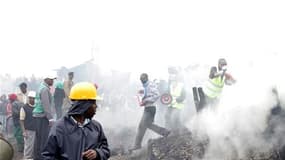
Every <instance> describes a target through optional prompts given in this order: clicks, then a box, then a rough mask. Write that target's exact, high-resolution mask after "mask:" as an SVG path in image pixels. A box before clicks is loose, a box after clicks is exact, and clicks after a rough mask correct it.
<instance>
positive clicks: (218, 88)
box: [204, 76, 225, 98]
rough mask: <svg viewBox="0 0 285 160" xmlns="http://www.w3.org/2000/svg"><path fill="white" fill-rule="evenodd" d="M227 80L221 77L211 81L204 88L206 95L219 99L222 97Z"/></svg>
mask: <svg viewBox="0 0 285 160" xmlns="http://www.w3.org/2000/svg"><path fill="white" fill-rule="evenodd" d="M224 84H225V79H224V78H223V79H221V76H219V77H216V78H213V79H209V80H208V81H207V82H206V86H205V87H204V93H205V94H206V95H207V96H208V97H210V98H217V97H219V96H220V95H221V93H222V90H223V87H224Z"/></svg>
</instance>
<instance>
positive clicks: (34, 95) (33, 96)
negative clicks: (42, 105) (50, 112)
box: [28, 91, 36, 98]
mask: <svg viewBox="0 0 285 160" xmlns="http://www.w3.org/2000/svg"><path fill="white" fill-rule="evenodd" d="M28 97H32V98H35V97H36V92H35V91H29V93H28Z"/></svg>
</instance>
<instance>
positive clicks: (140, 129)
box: [134, 110, 148, 149]
mask: <svg viewBox="0 0 285 160" xmlns="http://www.w3.org/2000/svg"><path fill="white" fill-rule="evenodd" d="M147 119H148V113H147V112H146V110H144V113H143V116H142V118H141V121H140V124H139V127H138V131H137V136H136V139H135V146H134V149H139V148H141V143H142V140H143V137H144V134H145V132H146V129H147V126H146V121H147Z"/></svg>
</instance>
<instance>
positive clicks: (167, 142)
mask: <svg viewBox="0 0 285 160" xmlns="http://www.w3.org/2000/svg"><path fill="white" fill-rule="evenodd" d="M208 144H209V141H208V140H207V138H205V137H204V138H202V137H197V136H193V135H191V133H185V134H182V135H172V136H169V137H166V138H163V137H162V138H158V139H153V140H149V141H148V145H147V148H145V150H139V151H136V152H134V153H129V154H121V155H116V156H113V157H111V158H110V160H148V159H149V160H202V159H203V160H206V159H207V160H209V159H211V158H209V157H205V152H206V150H207V145H208ZM224 159H225V160H281V159H280V155H279V153H278V152H276V151H273V150H270V151H268V152H262V153H260V152H257V151H254V150H251V151H248V153H247V155H246V158H243V159H240V158H236V157H235V156H234V155H230V156H229V157H225V158H224Z"/></svg>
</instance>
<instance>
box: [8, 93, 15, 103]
mask: <svg viewBox="0 0 285 160" xmlns="http://www.w3.org/2000/svg"><path fill="white" fill-rule="evenodd" d="M8 97H9V100H11V101H15V100H16V99H17V95H16V94H15V93H12V94H9V95H8Z"/></svg>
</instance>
